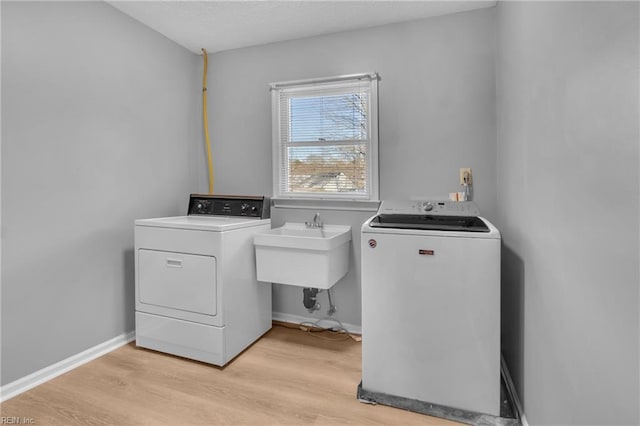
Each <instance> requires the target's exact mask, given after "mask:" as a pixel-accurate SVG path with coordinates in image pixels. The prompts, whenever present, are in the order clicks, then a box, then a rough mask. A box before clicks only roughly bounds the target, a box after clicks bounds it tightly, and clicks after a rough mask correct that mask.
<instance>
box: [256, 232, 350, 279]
mask: <svg viewBox="0 0 640 426" xmlns="http://www.w3.org/2000/svg"><path fill="white" fill-rule="evenodd" d="M350 240H351V227H350V226H342V225H324V226H323V227H322V228H307V227H306V226H305V224H304V223H290V222H287V223H285V224H284V226H282V227H280V228H275V229H271V230H269V231H266V232H261V233H258V234H256V235H255V236H254V239H253V243H254V245H255V247H256V269H257V274H258V281H265V282H273V283H279V284H288V285H295V286H299V287H312V288H320V289H327V288H330V287H332V286H333V285H334V284H335V283H336V282H338V280H340V278H342V277H343V276H345V274H346V273H347V271H348V270H349V241H350Z"/></svg>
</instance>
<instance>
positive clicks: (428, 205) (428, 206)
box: [422, 201, 433, 212]
mask: <svg viewBox="0 0 640 426" xmlns="http://www.w3.org/2000/svg"><path fill="white" fill-rule="evenodd" d="M422 210H423V211H425V212H430V211H431V210H433V203H430V202H428V201H425V202H424V203H422Z"/></svg>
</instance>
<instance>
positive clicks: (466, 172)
mask: <svg viewBox="0 0 640 426" xmlns="http://www.w3.org/2000/svg"><path fill="white" fill-rule="evenodd" d="M465 177H466V178H467V182H466V183H468V184H469V185H471V184H472V183H473V179H472V177H471V167H461V168H460V185H464V184H465V181H464V178H465Z"/></svg>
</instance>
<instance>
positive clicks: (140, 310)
mask: <svg viewBox="0 0 640 426" xmlns="http://www.w3.org/2000/svg"><path fill="white" fill-rule="evenodd" d="M269 212H270V206H269V199H268V198H267V197H239V196H224V195H198V194H192V195H191V196H190V199H189V208H188V215H187V216H177V217H164V218H155V219H141V220H136V222H135V271H136V275H135V285H136V289H135V298H136V302H135V307H136V318H135V321H136V345H138V346H141V347H145V348H149V349H154V350H158V351H161V352H165V353H169V354H173V355H178V356H182V357H186V358H191V359H195V360H198V361H203V362H207V363H210V364H215V365H219V366H222V365H225V364H226V363H227V362H229V361H230V360H231V359H233V358H234V357H235V356H236V355H238V354H239V353H240V352H241V351H242V350H243V349H245V348H246V347H247V346H249V345H250V344H251V343H252V342H254V341H255V340H256V339H258V338H259V337H260V336H262V335H263V334H264V333H265V332H266V331H268V330H269V329H270V328H271V285H270V284H268V283H262V282H261V283H258V281H257V279H256V266H255V265H256V263H255V254H254V249H253V235H254V234H255V233H256V232H263V231H266V230H268V229H270V228H271V219H269V217H270V214H269Z"/></svg>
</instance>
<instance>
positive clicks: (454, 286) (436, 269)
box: [359, 201, 501, 416]
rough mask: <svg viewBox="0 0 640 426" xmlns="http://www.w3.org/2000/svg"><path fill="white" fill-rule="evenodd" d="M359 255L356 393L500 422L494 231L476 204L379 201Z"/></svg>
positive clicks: (365, 227)
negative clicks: (359, 375)
mask: <svg viewBox="0 0 640 426" xmlns="http://www.w3.org/2000/svg"><path fill="white" fill-rule="evenodd" d="M361 249H362V275H361V276H362V383H361V389H359V391H360V390H364V391H366V393H367V394H368V395H374V396H375V395H387V396H388V395H392V396H394V397H401V398H405V399H407V400H410V403H408V405H407V406H409V407H411V406H412V405H411V404H412V403H411V401H423V402H427V403H429V404H427V406H431V405H430V404H436V405H438V406H441V408H442V407H445V408H446V407H449V408H452V409H454V410H460V409H462V410H467V411H470V412H475V413H486V414H489V415H493V416H499V415H500V406H501V401H500V381H501V378H500V233H499V232H498V230H497V229H496V228H495V227H494V226H493V225H492V224H491V223H489V222H488V221H487V220H485V219H483V218H481V217H478V210H477V207H476V206H475V204H474V203H473V202H451V201H384V202H383V203H382V204H381V206H380V209H379V211H378V214H377V215H376V216H374V217H372V218H370V219H369V220H367V221H366V222H365V223H364V225H363V226H362V248H361ZM369 399H371V398H369ZM373 399H374V400H375V397H374V398H373ZM386 400H387V401H388V400H390V399H388V398H387V399H386ZM391 400H393V399H391ZM396 400H397V399H396ZM384 401H385V397H382V398H381V401H378V402H381V403H384ZM387 405H389V404H387ZM440 412H442V410H440ZM445 412H446V410H445ZM436 415H437V413H436Z"/></svg>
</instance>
